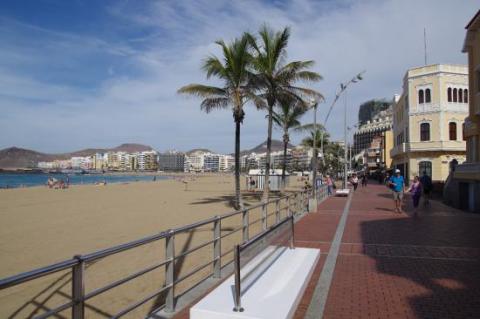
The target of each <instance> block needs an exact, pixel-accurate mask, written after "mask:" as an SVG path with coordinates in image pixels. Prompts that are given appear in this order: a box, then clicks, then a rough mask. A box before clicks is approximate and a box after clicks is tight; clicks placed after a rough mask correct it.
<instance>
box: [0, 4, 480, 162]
mask: <svg viewBox="0 0 480 319" xmlns="http://www.w3.org/2000/svg"><path fill="white" fill-rule="evenodd" d="M479 8H480V5H479V2H478V0H462V1H458V0H422V1H418V0H362V1H360V0H358V1H354V0H335V1H333V0H324V1H313V0H312V1H310V0H291V1H282V0H270V1H266V0H264V1H251V0H242V1H228V0H225V1H220V0H178V1H166V0H165V1H153V0H152V1H141V0H136V1H133V0H131V1H127V0H116V1H113V0H111V1H107V0H106V1H95V0H71V1H64V0H37V1H33V0H31V1H26V0H3V1H2V5H1V6H0V149H2V148H6V147H10V146H17V147H23V148H29V149H34V150H37V151H41V152H48V153H61V152H70V151H74V150H78V149H83V148H88V147H114V146H117V145H119V144H122V143H141V144H147V145H150V146H152V147H154V148H155V149H157V150H159V151H165V150H169V149H177V150H183V151H187V150H189V149H192V148H198V147H203V148H209V149H211V150H213V151H216V152H222V153H232V152H233V150H234V122H233V118H232V113H231V110H229V109H227V110H220V111H215V112H212V113H209V114H206V113H204V112H202V111H201V110H200V102H201V100H200V99H198V98H194V97H185V96H181V95H179V94H177V90H178V89H179V88H180V87H182V86H184V85H187V84H190V83H202V84H211V85H217V84H219V83H218V82H216V81H215V80H207V79H206V77H205V74H204V73H203V72H202V70H201V64H202V60H203V59H204V58H205V57H207V56H208V55H210V54H215V55H217V56H220V55H221V52H220V51H219V48H218V46H217V45H215V43H214V42H215V41H216V40H218V39H224V40H225V41H227V42H229V41H231V40H232V39H234V38H235V37H239V36H240V35H241V34H242V33H243V32H245V31H249V32H252V33H255V32H257V31H258V29H259V28H260V26H262V25H263V24H265V23H266V24H268V25H269V26H271V27H272V28H274V29H275V30H281V29H282V28H284V27H286V26H288V27H290V28H291V38H290V42H289V45H288V48H287V52H288V56H287V61H294V60H314V61H315V62H316V64H315V66H314V67H313V70H314V71H316V72H318V73H320V74H321V75H322V76H323V80H322V81H320V82H318V83H308V84H305V86H308V87H310V88H313V89H315V90H317V91H319V92H321V93H322V94H323V95H324V96H325V102H324V103H321V104H320V105H319V106H318V118H319V122H321V123H322V122H323V120H324V117H325V115H326V113H327V110H328V107H329V105H330V104H331V102H332V100H333V98H334V96H335V92H336V90H338V87H339V84H340V83H342V82H346V81H348V80H349V79H350V78H352V77H353V76H354V75H355V74H357V73H359V72H361V71H364V70H365V71H366V72H365V75H364V80H363V81H361V82H359V83H357V84H355V85H352V86H351V87H349V89H348V91H347V96H346V105H347V110H348V112H347V116H348V119H347V122H348V125H349V126H353V125H354V124H355V123H356V122H357V113H358V107H359V105H360V104H361V103H362V102H365V101H367V100H369V99H372V98H386V99H392V97H393V95H394V94H396V93H401V90H402V79H403V76H404V75H405V72H406V71H407V69H409V68H412V67H417V66H422V65H423V64H424V32H423V31H424V28H426V34H427V56H428V64H436V63H454V64H466V63H467V56H466V54H464V53H462V52H461V49H462V44H463V41H464V37H465V29H464V28H465V25H466V24H467V23H468V21H469V20H470V19H471V18H472V17H473V16H474V14H475V13H476V11H477V10H478V9H479ZM344 106H345V100H344V99H343V98H342V99H341V100H340V101H339V102H338V103H337V104H336V105H335V106H334V109H333V112H332V114H331V116H330V118H329V120H328V122H327V125H326V127H327V130H328V131H329V132H330V134H331V135H332V136H333V139H343V121H344V120H343V114H344V109H343V107H344ZM312 121H313V113H312V112H309V113H307V114H306V115H305V116H304V118H303V119H302V122H304V123H310V122H312ZM281 134H282V133H281V132H280V131H279V130H275V131H274V138H277V139H281ZM266 135H267V121H266V118H265V112H263V111H258V110H256V109H255V108H254V107H253V106H252V105H247V106H246V117H245V121H244V124H243V126H242V131H241V148H242V149H248V148H251V147H253V146H255V145H257V144H260V143H261V142H263V141H265V139H266ZM301 139H302V135H298V134H294V135H293V136H292V141H293V143H299V142H300V140H301Z"/></svg>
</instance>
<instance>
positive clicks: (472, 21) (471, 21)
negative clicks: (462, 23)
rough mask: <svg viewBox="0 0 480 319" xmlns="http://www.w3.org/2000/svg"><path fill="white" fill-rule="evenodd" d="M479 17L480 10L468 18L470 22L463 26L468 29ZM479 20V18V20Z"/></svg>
mask: <svg viewBox="0 0 480 319" xmlns="http://www.w3.org/2000/svg"><path fill="white" fill-rule="evenodd" d="M479 18H480V10H478V11H477V13H476V14H475V15H474V16H473V18H472V20H470V22H468V24H467V26H466V27H465V29H467V30H468V29H470V27H471V26H473V24H474V23H475V21H476V20H477V19H479ZM479 22H480V20H479Z"/></svg>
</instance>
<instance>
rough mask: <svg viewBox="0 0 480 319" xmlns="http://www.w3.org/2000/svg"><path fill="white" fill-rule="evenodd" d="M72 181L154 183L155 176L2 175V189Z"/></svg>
mask: <svg viewBox="0 0 480 319" xmlns="http://www.w3.org/2000/svg"><path fill="white" fill-rule="evenodd" d="M67 176H68V179H69V180H70V184H72V185H81V184H95V183H99V182H100V183H101V182H103V181H106V182H107V184H109V183H131V182H139V181H153V178H154V176H153V175H127V174H125V175H124V174H118V175H110V174H92V175H89V174H84V175H80V174H78V175H77V174H68V175H67V174H15V173H8V174H0V188H16V187H31V186H40V185H45V184H46V183H47V180H48V178H49V177H53V178H56V179H57V180H64V181H66V180H67ZM168 178H169V177H167V176H156V180H157V181H158V180H162V179H168Z"/></svg>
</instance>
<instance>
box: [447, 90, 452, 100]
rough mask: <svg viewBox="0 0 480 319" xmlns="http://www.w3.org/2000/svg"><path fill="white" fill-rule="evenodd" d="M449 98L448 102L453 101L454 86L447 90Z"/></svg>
mask: <svg viewBox="0 0 480 319" xmlns="http://www.w3.org/2000/svg"><path fill="white" fill-rule="evenodd" d="M447 99H448V102H452V88H448V90H447Z"/></svg>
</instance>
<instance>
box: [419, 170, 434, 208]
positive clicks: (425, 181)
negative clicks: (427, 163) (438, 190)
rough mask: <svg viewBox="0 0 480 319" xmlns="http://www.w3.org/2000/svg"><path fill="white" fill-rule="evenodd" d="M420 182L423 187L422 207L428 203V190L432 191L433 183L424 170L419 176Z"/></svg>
mask: <svg viewBox="0 0 480 319" xmlns="http://www.w3.org/2000/svg"><path fill="white" fill-rule="evenodd" d="M420 183H421V184H422V189H423V207H427V206H428V205H429V204H430V201H429V199H430V192H431V191H432V188H433V184H432V179H431V178H430V176H428V174H427V172H426V171H423V176H422V177H420Z"/></svg>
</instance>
